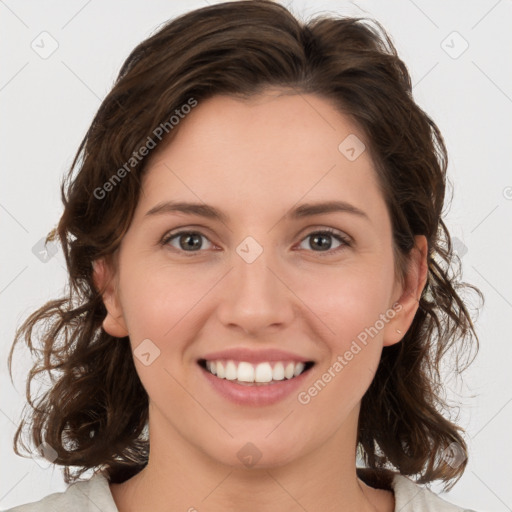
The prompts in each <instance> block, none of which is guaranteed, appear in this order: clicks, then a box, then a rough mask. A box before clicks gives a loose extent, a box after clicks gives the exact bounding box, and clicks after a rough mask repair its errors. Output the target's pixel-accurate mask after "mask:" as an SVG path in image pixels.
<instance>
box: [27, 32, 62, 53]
mask: <svg viewBox="0 0 512 512" xmlns="http://www.w3.org/2000/svg"><path fill="white" fill-rule="evenodd" d="M30 47H31V48H32V50H34V51H35V52H36V53H37V55H39V57H41V59H45V60H46V59H48V58H49V57H51V56H52V55H53V54H54V53H55V52H56V51H57V48H58V47H59V43H58V42H57V40H56V39H55V38H54V37H53V36H52V35H51V34H50V33H48V32H46V30H44V31H43V32H41V33H40V34H39V35H38V36H37V37H36V38H35V39H34V40H33V41H32V42H31V43H30Z"/></svg>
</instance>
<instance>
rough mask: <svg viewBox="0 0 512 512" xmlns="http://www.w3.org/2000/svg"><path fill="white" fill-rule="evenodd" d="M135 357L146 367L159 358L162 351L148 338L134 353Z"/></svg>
mask: <svg viewBox="0 0 512 512" xmlns="http://www.w3.org/2000/svg"><path fill="white" fill-rule="evenodd" d="M133 355H134V356H135V357H136V358H137V359H138V360H139V361H140V362H141V363H142V364H143V365H144V366H149V365H150V364H152V363H153V361H154V360H155V359H156V358H157V357H159V356H160V349H159V348H158V347H157V346H156V345H155V344H154V343H153V342H152V341H151V340H150V339H149V338H146V339H145V340H143V341H142V342H141V343H140V344H139V346H138V347H137V348H136V349H135V350H134V351H133Z"/></svg>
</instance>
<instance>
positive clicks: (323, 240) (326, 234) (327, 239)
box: [302, 228, 351, 256]
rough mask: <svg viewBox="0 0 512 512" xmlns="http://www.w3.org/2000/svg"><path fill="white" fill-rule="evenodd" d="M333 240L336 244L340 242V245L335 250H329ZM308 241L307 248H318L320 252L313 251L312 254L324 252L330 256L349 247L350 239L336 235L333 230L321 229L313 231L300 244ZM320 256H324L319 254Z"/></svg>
mask: <svg viewBox="0 0 512 512" xmlns="http://www.w3.org/2000/svg"><path fill="white" fill-rule="evenodd" d="M333 238H335V239H336V240H337V241H338V242H340V245H339V246H338V247H336V248H335V249H331V247H332V239H333ZM308 239H310V242H309V247H310V248H314V247H317V248H320V250H318V251H317V250H313V252H324V253H328V254H326V255H331V254H333V253H337V252H339V251H342V250H343V249H345V248H346V247H350V245H351V243H350V239H349V238H348V237H346V236H344V235H342V234H341V233H338V232H337V231H334V230H333V229H330V228H327V229H323V230H321V231H313V232H311V233H309V235H307V236H306V237H305V238H304V239H303V240H302V242H304V241H306V240H308ZM320 256H324V255H323V254H321V255H320Z"/></svg>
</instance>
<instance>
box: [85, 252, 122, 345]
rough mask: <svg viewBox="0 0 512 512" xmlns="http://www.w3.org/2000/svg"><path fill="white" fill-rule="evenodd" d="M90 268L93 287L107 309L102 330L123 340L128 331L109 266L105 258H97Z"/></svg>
mask: <svg viewBox="0 0 512 512" xmlns="http://www.w3.org/2000/svg"><path fill="white" fill-rule="evenodd" d="M92 266H93V275H92V278H93V282H94V286H95V288H96V290H97V291H98V292H100V293H101V296H102V298H103V304H105V308H106V309H107V316H106V317H105V319H104V320H103V324H102V325H103V329H104V330H105V331H106V332H107V333H108V334H110V335H111V336H114V337H116V338H124V337H125V336H128V329H127V328H126V323H125V321H124V317H123V310H122V308H121V303H120V301H119V296H118V290H117V286H116V283H115V279H114V275H113V271H112V269H111V265H109V264H108V263H107V262H106V260H105V258H99V259H97V260H94V261H93V262H92Z"/></svg>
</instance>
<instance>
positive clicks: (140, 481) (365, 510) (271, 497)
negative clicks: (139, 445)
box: [110, 411, 394, 512]
mask: <svg viewBox="0 0 512 512" xmlns="http://www.w3.org/2000/svg"><path fill="white" fill-rule="evenodd" d="M356 412H358V411H356ZM155 423H156V422H155ZM352 423H353V424H354V422H352ZM158 424H159V425H162V422H161V421H160V422H159V423H158ZM347 424H348V423H347ZM355 424H356V425H357V422H355ZM149 432H150V439H151V451H150V456H149V461H148V464H147V466H146V467H145V468H144V469H143V470H142V471H141V472H140V473H138V474H136V475H135V476H134V477H132V478H130V479H129V480H127V481H126V482H124V483H122V484H111V486H110V488H111V491H112V495H113V498H114V501H115V502H116V505H117V508H118V510H119V512H132V511H138V510H152V511H153V512H164V511H165V512H167V511H169V510H170V509H171V510H183V511H189V512H195V511H201V512H207V511H218V510H223V511H225V512H235V511H239V510H244V511H245V512H259V511H260V510H272V511H273V512H291V511H297V512H304V510H307V511H308V512H315V511H322V512H339V511H341V510H357V511H358V512H375V511H377V512H388V511H393V509H394V499H393V495H392V493H390V492H389V491H383V490H377V489H373V488H372V487H369V486H367V485H366V484H364V482H362V481H361V480H360V479H358V477H357V473H356V461H355V449H354V447H355V439H356V437H355V435H356V432H355V430H354V429H353V431H350V432H347V429H346V428H343V427H342V428H340V429H339V430H338V431H337V432H335V433H334V435H333V436H331V438H330V439H329V440H328V441H327V442H325V443H324V444H323V445H322V446H319V447H317V449H315V450H314V451H313V452H311V453H308V454H306V455H304V456H302V457H300V458H295V459H293V460H290V461H289V462H288V463H284V464H281V465H271V464H268V465H267V466H266V467H254V468H245V467H243V466H242V467H234V466H230V465H225V464H222V463H221V462H219V461H218V460H216V459H214V458H212V457H210V456H208V455H207V454H205V452H204V451H202V450H199V449H198V448H197V447H196V446H192V445H191V444H189V443H187V442H185V440H184V439H183V437H182V436H181V435H179V433H177V432H176V431H173V430H172V429H170V428H169V427H168V425H167V428H166V429H162V428H157V427H156V426H155V425H153V424H152V423H151V416H150V424H149ZM348 440H349V441H350V442H348Z"/></svg>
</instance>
